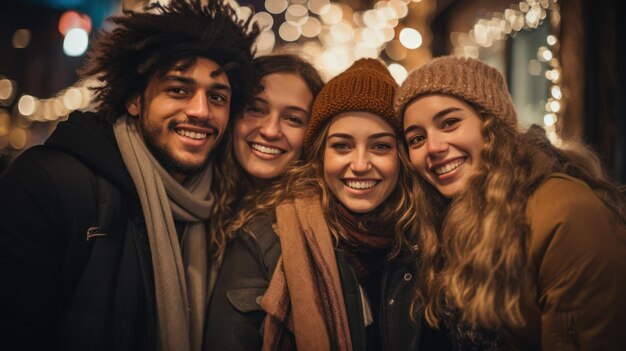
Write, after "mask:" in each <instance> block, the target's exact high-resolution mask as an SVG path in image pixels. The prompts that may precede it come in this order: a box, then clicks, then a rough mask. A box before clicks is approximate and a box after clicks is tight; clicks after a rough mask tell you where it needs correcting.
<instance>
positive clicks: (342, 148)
mask: <svg viewBox="0 0 626 351" xmlns="http://www.w3.org/2000/svg"><path fill="white" fill-rule="evenodd" d="M330 147H331V149H334V150H336V151H347V150H350V145H348V144H346V143H340V142H337V143H332V144H331V145H330Z"/></svg>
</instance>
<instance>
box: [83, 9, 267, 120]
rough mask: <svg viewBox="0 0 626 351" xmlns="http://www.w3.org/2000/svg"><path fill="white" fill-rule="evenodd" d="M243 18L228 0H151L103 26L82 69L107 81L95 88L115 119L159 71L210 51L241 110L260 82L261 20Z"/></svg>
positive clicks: (101, 105)
mask: <svg viewBox="0 0 626 351" xmlns="http://www.w3.org/2000/svg"><path fill="white" fill-rule="evenodd" d="M251 18H252V17H250V18H248V20H245V21H244V20H237V17H236V15H235V10H234V9H233V8H232V7H231V6H230V5H228V4H226V3H224V1H223V0H211V1H208V3H207V4H205V5H203V4H202V1H201V0H172V1H171V2H170V3H169V4H168V5H160V4H158V3H157V4H152V5H147V7H146V8H145V12H143V13H139V12H133V11H124V15H122V16H114V17H109V19H108V20H109V21H110V22H112V23H114V24H115V25H116V28H115V29H113V31H111V32H107V31H102V32H100V33H99V36H98V37H97V39H96V40H95V42H94V44H93V47H92V50H91V51H90V52H89V54H88V58H87V61H86V63H85V65H84V66H83V67H82V68H81V69H80V70H79V74H80V75H81V77H85V76H91V75H97V76H98V79H99V80H100V81H102V82H103V83H104V84H103V85H102V86H99V87H95V88H93V89H94V91H95V102H96V103H97V104H98V109H99V110H100V111H101V112H102V113H103V116H104V117H105V118H106V119H107V120H109V121H110V122H113V121H115V120H116V119H117V118H118V117H119V116H121V115H123V114H125V113H126V104H127V101H128V100H129V99H130V98H131V97H133V96H136V95H137V94H141V93H143V91H144V90H145V88H146V86H147V84H148V80H149V79H150V77H152V76H153V75H154V74H158V75H164V74H166V73H167V71H169V70H170V69H171V68H172V66H173V65H174V64H176V63H178V62H180V61H181V60H183V61H184V62H185V64H193V62H194V61H195V59H196V58H198V57H205V58H208V59H210V60H212V61H214V62H216V63H217V64H219V65H220V66H221V68H222V69H223V70H224V71H225V72H226V74H227V76H228V79H229V81H230V84H231V88H232V90H233V94H232V100H231V101H232V102H231V115H232V116H236V115H238V114H239V113H240V112H241V110H242V109H243V106H244V104H245V102H246V101H247V99H248V96H249V94H250V93H251V91H252V89H253V87H254V82H253V79H254V76H255V75H254V68H253V64H252V59H253V50H252V44H253V43H254V41H255V40H256V37H257V36H258V34H259V27H258V25H256V24H254V23H252V22H251Z"/></svg>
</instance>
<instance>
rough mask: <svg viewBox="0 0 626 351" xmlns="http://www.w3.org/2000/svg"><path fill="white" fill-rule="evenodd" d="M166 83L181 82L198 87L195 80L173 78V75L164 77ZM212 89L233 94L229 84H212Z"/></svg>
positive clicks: (179, 77)
mask: <svg viewBox="0 0 626 351" xmlns="http://www.w3.org/2000/svg"><path fill="white" fill-rule="evenodd" d="M163 80H164V81H168V82H179V83H182V84H185V85H196V84H197V82H196V80H195V79H193V78H189V77H181V76H173V75H168V76H165V77H163ZM210 87H211V89H215V90H224V91H227V92H231V91H232V89H231V88H230V86H229V85H228V84H224V83H220V82H214V83H211V85H210Z"/></svg>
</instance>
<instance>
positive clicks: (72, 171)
mask: <svg viewBox="0 0 626 351" xmlns="http://www.w3.org/2000/svg"><path fill="white" fill-rule="evenodd" d="M152 276H153V274H152V264H151V259H150V251H149V246H148V243H147V237H146V227H145V223H144V220H143V214H142V211H141V206H140V204H139V201H138V197H137V194H136V191H135V188H134V185H133V183H132V180H131V178H130V175H129V174H128V172H127V170H126V167H125V165H124V163H123V160H122V158H121V155H120V152H119V149H118V147H117V144H116V142H115V138H114V135H113V130H112V127H111V125H110V124H109V123H107V122H104V121H102V120H101V119H99V118H98V117H97V116H96V115H95V114H92V113H84V114H83V113H73V114H72V115H71V116H70V118H69V120H68V121H66V122H63V123H61V124H59V126H58V128H57V129H56V130H55V131H54V133H53V134H52V135H51V136H50V138H49V139H48V140H47V141H46V143H45V144H44V145H43V146H36V147H33V148H31V149H29V150H27V151H25V152H24V153H23V154H22V155H21V156H19V157H18V158H17V159H16V160H15V161H14V162H13V163H12V164H11V165H10V167H9V168H8V169H7V170H6V172H5V173H4V174H3V175H2V177H1V178H0V333H1V335H0V349H3V350H10V349H11V350H12V349H20V350H22V349H42V350H43V349H45V350H57V349H62V350H153V349H155V303H154V287H153V286H154V284H153V278H152Z"/></svg>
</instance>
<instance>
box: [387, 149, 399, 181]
mask: <svg viewBox="0 0 626 351" xmlns="http://www.w3.org/2000/svg"><path fill="white" fill-rule="evenodd" d="M389 174H390V179H392V180H393V182H392V183H393V184H392V187H394V188H395V186H396V185H397V184H398V178H399V177H400V158H399V157H398V156H397V155H396V156H395V157H393V158H392V159H390V160H389Z"/></svg>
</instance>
